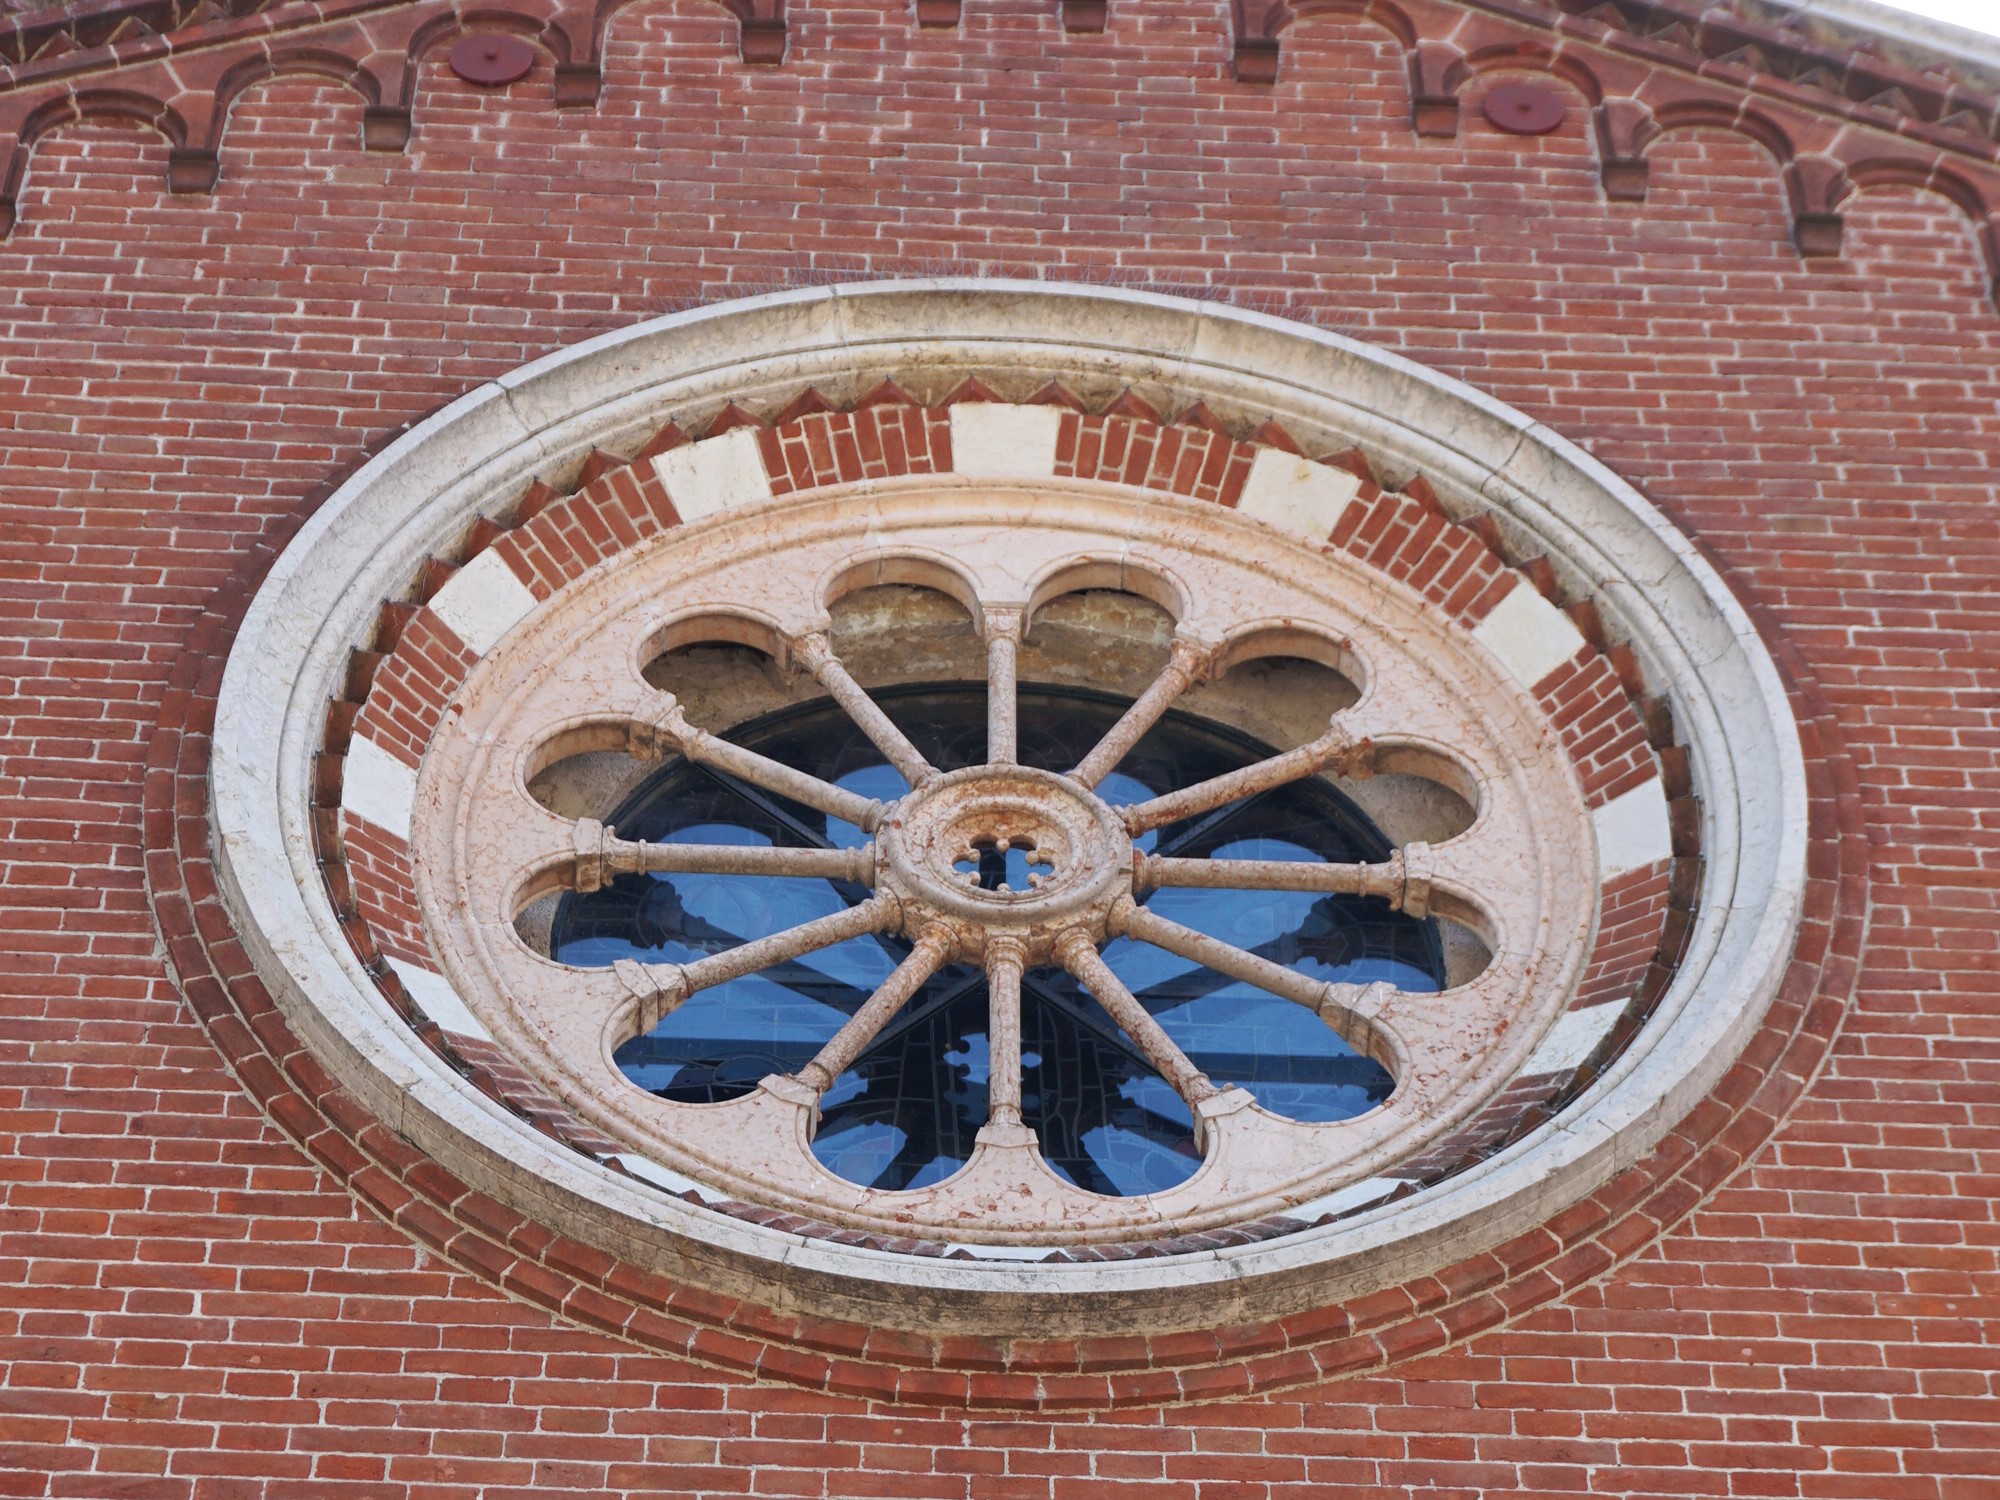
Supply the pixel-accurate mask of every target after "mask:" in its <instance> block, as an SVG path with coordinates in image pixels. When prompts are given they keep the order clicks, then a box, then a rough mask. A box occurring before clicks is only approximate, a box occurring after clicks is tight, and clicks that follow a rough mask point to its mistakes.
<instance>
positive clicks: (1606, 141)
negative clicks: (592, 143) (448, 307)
mask: <svg viewBox="0 0 2000 1500" xmlns="http://www.w3.org/2000/svg"><path fill="white" fill-rule="evenodd" d="M623 3H625V0H292V3H277V4H273V3H271V0H230V5H231V7H233V8H232V10H231V11H230V12H229V13H227V14H225V12H224V11H223V10H221V9H216V8H213V6H214V4H215V0H207V3H206V4H205V3H204V0H129V3H126V4H123V5H109V4H104V3H102V0H100V4H99V5H98V6H97V7H96V8H94V9H92V10H90V11H89V12H87V13H86V14H83V15H81V16H77V17H73V18H71V19H70V20H68V21H67V22H66V23H65V24H67V25H68V26H69V27H70V28H71V32H69V33H62V35H70V34H71V33H74V38H75V40H77V41H79V42H91V43H93V45H90V46H80V47H78V48H77V49H76V50H73V51H70V52H62V51H61V50H60V49H59V48H56V47H55V46H54V42H53V41H52V40H49V38H56V37H57V33H56V32H48V33H47V35H46V37H45V38H44V41H43V42H42V43H41V44H40V50H38V51H37V52H36V53H35V54H34V55H33V56H32V57H31V58H30V59H29V60H27V61H26V62H23V63H20V64H18V65H9V64H7V63H6V62H5V61H4V58H5V57H6V56H7V55H8V54H9V48H10V39H12V40H14V41H22V39H25V38H28V37H29V36H31V35H34V36H41V35H43V33H42V32H38V31H36V29H35V28H37V27H42V28H47V27H49V26H52V25H56V24H57V23H56V22H55V21H54V20H53V19H51V18H50V16H49V15H48V13H46V12H43V13H39V14H38V15H34V16H21V17H16V18H15V19H14V20H13V21H12V22H0V235H4V234H5V233H6V232H7V231H8V230H9V229H10V228H11V227H12V223H13V216H14V202H15V199H16V197H17V195H18V192H19V189H20V184H21V182H22V181H23V179H24V177H25V175H26V170H27V161H28V157H29V155H30V153H31V152H32V150H33V149H34V143H35V142H36V140H37V139H39V138H40V137H41V136H43V135H45V134H47V133H48V132H49V131H51V130H53V129H56V128H58V127H60V126H62V125H64V124H66V123H70V122H74V121H79V120H89V119H121V120H127V121H136V122H139V123H142V124H145V125H149V126H151V127H152V128H154V129H156V130H158V131H159V132H160V133H161V134H162V135H163V136H165V137H166V138H167V141H168V144H169V146H170V148H171V149H170V154H169V162H168V184H169V186H170V188H171V189H172V191H174V192H177V193H204V192H207V191H209V190H210V189H211V188H213V187H214V185H215V183H216V181H217V178H218V176H219V174H220V171H221V155H220V148H221V141H222V136H223V132H224V129H225V127H226V125H227V122H228V116H229V111H230V107H231V105H232V103H233V102H234V100H235V99H236V98H237V97H238V96H239V95H240V94H242V93H243V91H244V90H246V89H248V88H250V87H252V86H253V85H254V84H256V83H257V82H258V81H260V80H261V79H264V78H267V77H270V76H273V75H275V74H281V73H287V72H299V71H304V72H310V73H315V74H319V75H322V76H326V77H331V78H334V79H337V80H338V81H340V82H342V83H344V84H346V85H348V86H349V87H351V88H353V89H354V90H355V91H356V92H357V93H359V94H360V95H362V96H363V98H364V101H365V104H366V114H365V117H364V125H363V143H364V145H366V146H367V147H368V148H369V149H371V150H381V151H400V150H402V149H403V148H404V146H405V145H407V143H408V141H409V139H410V135H411V132H412V130H413V128H414V119H415V100H416V94H417V90H418V83H419V79H420V76H421V72H422V68H421V65H422V63H423V61H424V59H425V58H426V57H427V56H429V55H431V53H432V52H433V51H434V49H435V48H437V47H438V46H439V45H440V44H441V43H445V42H447V41H448V40H449V39H451V38H452V37H454V36H455V35H457V34H458V33H459V32H461V31H462V30H464V29H467V28H471V27H477V28H481V29H488V30H491V29H504V30H507V31H511V32H513V33H515V34H516V35H519V36H521V37H523V38H524V39H526V40H528V41H530V42H531V43H533V44H534V45H535V46H537V47H538V48H539V49H540V50H541V51H542V52H543V53H544V54H545V55H546V57H547V58H548V60H549V62H550V63H551V64H552V67H551V68H550V71H549V72H548V73H546V74H543V75H542V77H544V78H546V79H548V80H549V81H548V83H547V84H544V85H543V86H544V87H552V89H553V93H554V98H555V103H556V105H557V106H558V107H559V108H566V109H568V108H578V109H585V108H591V107H593V106H594V105H595V104H596V103H597V98H598V92H599V89H600V86H601V82H602V77H603V60H602V50H603V40H604V35H605V30H606V26H607V24H608V23H609V21H610V19H611V17H612V16H613V14H614V13H615V12H616V11H617V10H618V9H619V8H620V6H621V5H622V4H623ZM715 3H717V4H719V5H721V6H722V7H723V8H724V9H726V10H727V11H729V12H730V13H731V14H733V15H734V16H735V17H736V18H737V20H738V22H739V45H740V51H741V56H742V59H743V61H744V62H745V63H751V64H762V65H766V66H772V65H778V64H781V63H783V61H784V60H785V57H786V50H787V46H788V40H787V30H786V18H785V10H784V0H715ZM1049 3H1050V4H1051V5H1052V6H1053V5H1054V4H1055V3H1056V0H1049ZM1697 3H1698V0H1297V3H1296V4H1293V3H1290V0H1232V6H1231V16H1232V20H1233V24H1234V27H1235V77H1236V80H1237V86H1238V87H1254V86H1256V85H1259V84H1270V83H1273V82H1275V81H1276V80H1277V78H1278V75H1279V71H1280V67H1281V52H1282V49H1283V48H1284V47H1285V46H1286V45H1289V43H1288V41H1287V38H1288V37H1290V35H1291V29H1292V27H1293V25H1294V23H1296V22H1310V21H1312V20H1313V19H1314V18H1315V17H1317V16H1320V15H1331V16H1338V17H1346V18H1352V19H1361V20H1365V21H1368V22H1372V23H1375V24H1378V25H1380V26H1382V27H1383V28H1384V29H1385V30H1386V31H1387V32H1389V33H1390V34H1391V35H1392V36H1393V37H1395V38H1396V40H1397V41H1398V42H1400V43H1401V45H1402V46H1403V48H1404V50H1405V65H1406V68H1407V70H1408V74H1409V86H1410V96H1411V125H1412V128H1413V129H1414V130H1415V131H1416V133H1417V134H1418V135H1421V136H1435V137H1451V136H1454V135H1456V134H1457V133H1458V131H1459V129H1460V126H1461V113H1462V111H1461V104H1462V101H1463V100H1465V99H1467V98H1475V97H1477V95H1478V94H1479V93H1480V92H1481V85H1480V76H1481V75H1482V74H1485V73H1490V72H1493V71H1496V70H1502V69H1511V70H1515V71H1521V70H1527V71H1531V72H1540V73H1544V74H1546V75H1548V77H1549V78H1550V80H1551V81H1552V82H1553V83H1555V84H1557V85H1559V86H1560V87H1562V88H1564V89H1567V90H1569V91H1571V92H1573V93H1574V94H1576V95H1579V96H1581V99H1582V101H1583V102H1584V104H1585V106H1586V107H1587V108H1588V109H1589V110H1590V112H1591V124H1592V126H1593V129H1594V134H1595V136H1596V142H1597V147H1598V153H1599V157H1600V166H1601V170H1602V173H1603V180H1604V187H1605V192H1606V194H1607V196H1609V197H1611V198H1613V199H1619V200H1635V199H1641V198H1643V197H1644V196H1645V192H1646V181H1647V165H1646V152H1647V150H1648V149H1649V147H1650V145H1651V144H1652V143H1653V142H1654V141H1655V140H1657V139H1659V137H1660V136H1661V135H1662V134H1663V133H1664V132H1666V131H1670V130H1674V129H1679V128H1687V127H1709V128H1719V129H1727V130H1735V131H1738V132H1740V133H1742V134H1746V135H1748V136H1750V137H1751V138H1752V139H1754V140H1756V141H1757V142H1758V143H1759V144H1761V145H1762V146H1763V147H1764V148H1765V149H1766V150H1767V151H1768V152H1769V154H1770V155H1771V157H1772V159H1773V163H1774V166H1775V167H1776V168H1777V170H1779V171H1780V172H1781V173H1782V176H1783V179H1784V186H1785V190H1786V193H1787V195H1788V197H1789V198H1790V200H1791V204H1792V210H1793V217H1794V234H1795V238H1796V240H1797V243H1798V247H1799V250H1800V252H1801V253H1802V254H1804V255H1807V256H1824V255H1836V254H1838V253H1839V250H1840V242H1841V227H1842V214H1841V205H1842V203H1843V201H1844V200H1845V199H1846V198H1847V197H1848V196H1849V195H1850V194H1851V193H1852V192H1853V191H1855V190H1856V189H1857V188H1865V187H1869V186H1872V185H1875V184H1878V183H1893V184H1899V185H1914V186H1918V187H1924V188H1928V189H1931V190H1934V191H1937V192H1940V193H1942V194H1944V195H1945V196H1946V197H1947V198H1948V199H1950V200H1951V201H1952V202H1953V203H1955V204H1956V205H1957V206H1958V207H1959V208H1960V209H1962V210H1963V211H1964V212H1965V214H1966V215H1967V217H1968V218H1969V219H1970V220H1971V222H1972V225H1973V228H1974V231H1975V233H1977V234H1978V235H1979V236H1980V237H1981V240H1982V244H1983V247H1984V249H1985V253H1986V254H1987V257H1988V259H1989V262H1990V263H1991V265H1992V269H1993V271H1994V273H1995V277H1996V281H2000V179H1996V178H1995V176H1994V174H1993V172H1992V168H1993V167H1994V166H1995V164H1996V163H2000V97H1997V96H1996V95H1995V94H1994V93H1993V92H1992V91H1991V88H1990V87H1989V86H1983V85H1975V84H1973V83H1969V82H1967V81H1965V80H1964V79H1959V78H1953V77H1952V76H1951V75H1950V74H1949V72H1948V71H1947V69H1946V67H1945V63H1946V59H1944V58H1943V57H1942V56H1940V57H1938V58H1937V64H1938V65H1937V66H1936V67H1935V68H1932V69H1930V70H1928V71H1919V70H1918V69H1917V68H1916V67H1915V66H1913V65H1910V64H1906V63H1904V62H1901V61H1897V60H1893V59H1891V58H1889V57H1888V56H1886V55H1883V54H1882V52H1881V51H1880V50H1879V49H1877V48H1875V47H1873V46H1872V44H1871V43H1869V41H1868V40H1867V39H1866V38H1865V37H1864V38H1863V39H1862V40H1861V41H1854V40H1852V38H1853V37H1854V36H1857V35H1860V33H1856V32H1852V31H1851V30H1843V29H1841V28H1840V27H1835V28H1834V29H1833V30H1832V31H1830V32H1823V33H1814V34H1810V35H1809V34H1808V33H1807V32H1806V31H1804V30H1802V29H1799V28H1798V27H1796V26H1794V25H1792V24H1791V23H1790V22H1788V21H1782V20H1780V21H1772V20H1757V19H1751V18H1750V17H1749V16H1748V14H1747V12H1746V11H1744V10H1743V9H1741V8H1740V7H1741V6H1743V5H1747V4H1750V3H1753V0H1738V3H1737V5H1732V6H1711V7H1709V8H1708V9H1706V10H1701V9H1697V8H1696V7H1697ZM1755 3H1759V4H1761V0H1755ZM190 4H193V5H195V6H197V7H198V8H197V9H192V10H190V9H187V8H186V7H187V6H189V5H190ZM253 6H254V7H261V8H255V9H248V7H253ZM237 10H241V11H242V13H240V14H239V13H236V11H237ZM1065 14H1067V12H1065ZM1786 14H1790V13H1789V12H1788V13H1786ZM147 15H152V16H155V18H156V19H162V20H164V21H168V22H171V23H172V24H174V25H178V27H179V29H177V30H176V29H169V30H167V31H164V32H161V31H157V30H150V29H146V30H145V34H142V29H143V28H141V24H140V23H141V22H142V21H143V18H144V17H145V16H147ZM913 15H914V13H913ZM915 20H917V21H921V20H922V17H921V16H920V15H917V16H915ZM1066 24H1067V23H1066ZM1070 29H1072V30H1074V29H1076V28H1074V27H1071V28H1070ZM1829 37H1836V38H1847V40H1845V41H1842V42H1840V43H1839V44H1838V45H1835V44H1833V43H1831V42H1829V41H1828V40H1827V39H1828V38H1829ZM1114 43H1115V38H1114ZM1906 43H1907V39H1904V43H1899V44H1898V45H1903V44H1906ZM23 44H25V43H23ZM15 50H18V48H16V49H15Z"/></svg>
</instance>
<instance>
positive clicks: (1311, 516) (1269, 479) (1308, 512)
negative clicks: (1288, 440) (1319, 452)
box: [1236, 448, 1361, 542]
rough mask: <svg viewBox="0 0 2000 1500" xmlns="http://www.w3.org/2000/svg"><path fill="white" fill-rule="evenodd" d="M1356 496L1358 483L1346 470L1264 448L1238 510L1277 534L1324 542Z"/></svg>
mask: <svg viewBox="0 0 2000 1500" xmlns="http://www.w3.org/2000/svg"><path fill="white" fill-rule="evenodd" d="M1359 493H1361V481H1360V480H1359V479H1357V478H1355V477H1354V475H1352V474H1350V473H1348V472H1347V471H1346V470H1345V469H1335V468H1332V467H1330V466H1328V465H1326V464H1317V463H1314V462H1313V461H1312V460H1311V459H1309V458H1300V457H1299V456H1298V455H1297V454H1296V453H1287V452H1285V451H1284V449H1282V448H1264V449H1261V450H1260V451H1259V452H1258V454H1257V457H1256V458H1255V459H1254V460H1253V461H1252V462H1251V465H1250V477H1249V478H1248V479H1247V480H1245V481H1244V484H1243V497H1242V498H1241V499H1240V500H1238V501H1237V502H1236V508H1237V509H1238V510H1239V511H1241V512H1242V513H1243V514H1244V515H1246V516H1255V517H1256V518H1257V519H1258V520H1260V521H1268V522H1270V523H1271V524H1272V525H1273V526H1275V527H1277V528H1278V529H1279V530H1280V531H1289V532H1291V533H1292V534H1293V535H1295V536H1302V537H1304V538H1305V539H1306V540H1307V541H1309V542H1323V541H1325V540H1326V539H1327V538H1328V537H1329V536H1331V535H1333V528H1334V527H1335V526H1337V525H1339V524H1340V516H1341V512H1342V511H1344V510H1346V509H1347V507H1348V504H1349V502H1350V501H1352V500H1353V499H1354V497H1355V496H1356V495H1358V494H1359Z"/></svg>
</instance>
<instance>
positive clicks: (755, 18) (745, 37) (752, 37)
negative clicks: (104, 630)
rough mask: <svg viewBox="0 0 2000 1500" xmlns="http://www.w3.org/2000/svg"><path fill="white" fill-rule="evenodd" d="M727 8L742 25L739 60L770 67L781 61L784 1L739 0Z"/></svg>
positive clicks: (783, 52) (783, 47) (783, 44)
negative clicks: (734, 13)
mask: <svg viewBox="0 0 2000 1500" xmlns="http://www.w3.org/2000/svg"><path fill="white" fill-rule="evenodd" d="M730 9H731V10H733V11H735V12H736V14H737V16H738V17H739V19H740V20H741V22H742V33H741V37H740V40H739V42H738V50H739V53H740V55H741V56H742V58H743V61H745V62H746V63H755V64H760V65H764V66H771V65H775V64H777V63H781V62H783V61H784V60H785V0H742V3H741V4H738V5H732V6H730Z"/></svg>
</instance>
